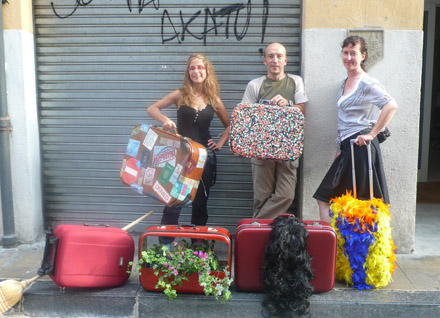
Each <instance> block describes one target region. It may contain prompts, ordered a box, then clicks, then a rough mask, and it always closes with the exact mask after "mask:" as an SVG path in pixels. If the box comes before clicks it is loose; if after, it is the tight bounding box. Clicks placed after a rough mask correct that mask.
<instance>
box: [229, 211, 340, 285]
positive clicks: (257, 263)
mask: <svg viewBox="0 0 440 318" xmlns="http://www.w3.org/2000/svg"><path fill="white" fill-rule="evenodd" d="M272 222H273V220H268V219H243V220H241V221H240V222H239V223H238V224H237V228H236V232H235V262H234V273H235V274H234V280H235V285H236V286H237V287H238V288H239V289H241V290H245V291H263V285H262V284H261V281H260V277H261V267H262V265H263V258H264V251H265V248H266V245H267V242H268V241H269V235H270V232H271V230H272V226H271V225H270V224H271V223H272ZM303 223H304V224H305V227H306V230H307V231H308V233H309V236H308V239H307V252H308V253H309V255H310V256H311V257H312V264H311V267H312V272H313V275H314V276H315V278H314V279H313V280H312V281H311V284H312V285H313V287H314V292H315V293H321V292H326V291H329V290H331V289H332V288H333V286H334V283H335V268H336V234H335V231H334V230H333V228H332V227H331V226H330V224H328V223H326V222H321V221H303Z"/></svg>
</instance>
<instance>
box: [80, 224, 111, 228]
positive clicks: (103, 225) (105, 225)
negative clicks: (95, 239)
mask: <svg viewBox="0 0 440 318" xmlns="http://www.w3.org/2000/svg"><path fill="white" fill-rule="evenodd" d="M84 226H97V227H110V225H108V224H104V223H84Z"/></svg>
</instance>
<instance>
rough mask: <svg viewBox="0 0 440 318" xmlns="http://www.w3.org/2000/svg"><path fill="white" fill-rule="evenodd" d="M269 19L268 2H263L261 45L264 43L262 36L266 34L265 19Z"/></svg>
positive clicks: (267, 0) (266, 0)
mask: <svg viewBox="0 0 440 318" xmlns="http://www.w3.org/2000/svg"><path fill="white" fill-rule="evenodd" d="M268 17H269V0H264V1H263V21H262V25H263V26H262V30H261V43H262V44H263V43H264V35H265V34H266V26H267V18H268Z"/></svg>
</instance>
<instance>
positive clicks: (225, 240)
mask: <svg viewBox="0 0 440 318" xmlns="http://www.w3.org/2000/svg"><path fill="white" fill-rule="evenodd" d="M159 236H168V237H169V236H171V237H175V238H176V241H178V240H179V239H202V240H214V241H216V248H215V250H214V252H215V254H216V255H217V257H218V258H219V262H220V263H222V262H223V263H224V265H227V266H228V269H229V271H230V267H231V235H230V234H229V232H228V230H226V229H225V228H221V227H208V226H181V225H159V226H151V227H149V228H148V229H146V230H145V232H144V233H143V234H142V235H141V237H140V238H139V258H140V257H141V253H142V251H146V250H147V249H148V248H151V247H152V246H153V244H158V237H159ZM219 243H221V244H219ZM220 267H223V266H220ZM211 275H212V276H217V277H219V278H220V279H222V278H224V277H225V274H224V272H212V273H211ZM139 280H140V283H141V285H142V287H143V288H145V289H146V290H149V291H163V289H160V288H155V286H156V284H157V281H158V277H157V276H155V275H154V270H153V269H152V268H149V267H147V265H145V266H142V267H141V269H140V275H139ZM174 288H175V290H176V291H177V292H180V293H197V294H203V293H204V291H203V287H201V286H200V285H199V283H198V275H197V274H196V273H193V274H192V275H191V276H190V277H189V280H188V281H182V285H180V286H179V285H176V286H174Z"/></svg>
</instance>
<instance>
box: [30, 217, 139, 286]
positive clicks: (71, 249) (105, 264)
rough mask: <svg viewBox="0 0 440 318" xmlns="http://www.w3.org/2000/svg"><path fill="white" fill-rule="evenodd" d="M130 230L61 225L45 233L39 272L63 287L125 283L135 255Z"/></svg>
mask: <svg viewBox="0 0 440 318" xmlns="http://www.w3.org/2000/svg"><path fill="white" fill-rule="evenodd" d="M134 248H135V245H134V241H133V238H132V237H131V236H130V234H129V233H127V232H126V231H124V230H122V229H119V228H114V227H91V226H84V225H59V226H57V227H56V228H55V230H54V231H53V232H49V233H47V235H46V248H45V252H44V258H43V261H42V266H41V268H40V269H39V271H38V274H39V275H41V276H43V275H47V274H49V276H50V278H52V280H53V281H54V282H55V284H57V285H58V286H60V287H62V288H64V287H67V288H103V287H115V286H119V285H122V284H124V283H125V282H126V281H127V279H128V278H129V276H130V275H129V274H128V273H127V271H128V270H130V269H131V266H129V262H132V261H133V257H134Z"/></svg>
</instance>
